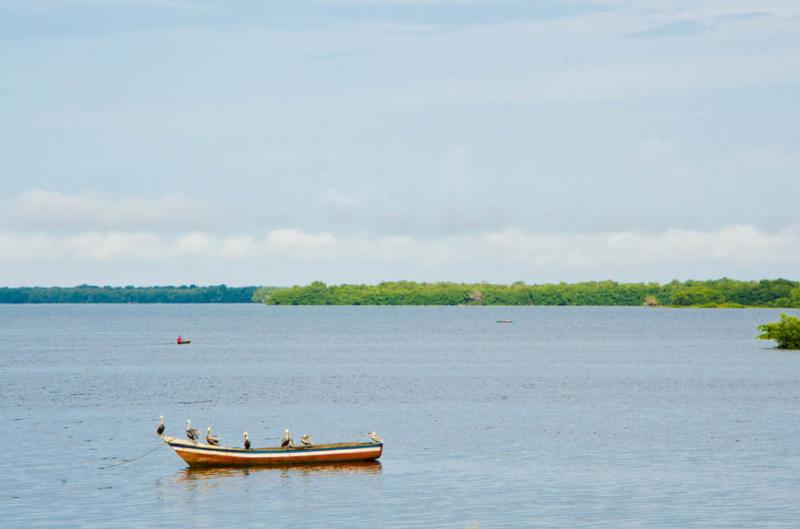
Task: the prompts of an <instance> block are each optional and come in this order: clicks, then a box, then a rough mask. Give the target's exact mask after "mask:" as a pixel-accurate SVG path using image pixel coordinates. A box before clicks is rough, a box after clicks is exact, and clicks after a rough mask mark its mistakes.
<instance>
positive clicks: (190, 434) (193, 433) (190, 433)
mask: <svg viewBox="0 0 800 529" xmlns="http://www.w3.org/2000/svg"><path fill="white" fill-rule="evenodd" d="M199 434H200V432H198V431H197V428H192V421H190V420H189V419H186V438H187V439H189V440H190V441H195V442H197V437H198V435H199Z"/></svg>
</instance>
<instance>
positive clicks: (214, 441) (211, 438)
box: [206, 426, 219, 446]
mask: <svg viewBox="0 0 800 529" xmlns="http://www.w3.org/2000/svg"><path fill="white" fill-rule="evenodd" d="M206 442H207V443H208V444H210V445H214V446H217V445H218V444H219V435H211V426H209V427H208V429H207V430H206Z"/></svg>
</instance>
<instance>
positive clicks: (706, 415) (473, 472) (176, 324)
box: [0, 305, 800, 529]
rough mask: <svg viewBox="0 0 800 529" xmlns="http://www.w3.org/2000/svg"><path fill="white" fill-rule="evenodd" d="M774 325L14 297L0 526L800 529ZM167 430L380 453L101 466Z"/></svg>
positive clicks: (796, 379)
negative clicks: (366, 437)
mask: <svg viewBox="0 0 800 529" xmlns="http://www.w3.org/2000/svg"><path fill="white" fill-rule="evenodd" d="M793 312H794V313H797V312H798V311H793ZM778 314H779V311H771V310H669V309H659V310H652V309H640V308H465V307H462V308H457V307H452V308H411V307H389V308H375V307H264V306H252V305H180V306H169V305H128V306H109V305H105V306H103V305H89V306H63V305H62V306H7V305H6V306H2V305H0V368H1V369H0V392H2V393H0V394H1V395H2V399H0V419H2V424H3V426H4V431H3V437H4V439H3V450H2V452H0V458H1V459H0V465H2V467H1V468H2V470H3V487H2V489H1V490H0V514H1V515H2V522H0V525H2V527H6V528H8V527H26V528H27V527H59V528H67V527H98V528H109V527H153V526H169V527H178V526H179V524H180V525H183V526H188V527H209V528H210V527H214V528H217V527H233V526H238V527H257V526H263V527H290V528H317V527H320V528H322V527H367V526H371V527H398V528H410V527H424V528H435V527H443V528H444V527H447V528H468V527H474V526H476V525H478V524H479V525H480V527H481V528H492V527H520V528H590V527H591V528H594V527H596V528H608V527H616V528H622V527H643V528H688V527H697V528H704V529H705V528H713V527H719V528H734V527H742V528H755V527H769V528H782V527H786V528H789V527H791V528H797V527H798V526H800V455H798V454H799V449H800V353H797V352H795V353H791V352H785V351H778V350H776V349H771V348H770V347H771V344H770V343H768V342H761V341H758V340H754V339H753V337H754V336H755V334H756V331H755V326H756V325H757V324H758V323H762V322H765V321H771V320H773V319H776V318H777V316H778ZM502 318H511V319H513V320H514V323H513V324H505V325H504V324H497V323H496V322H495V320H497V319H502ZM178 334H183V335H184V336H187V337H191V338H192V340H193V341H194V343H193V344H192V345H190V346H182V347H178V346H176V345H174V344H173V340H174V338H175V337H176V336H177V335H178ZM161 414H163V415H164V416H165V417H166V422H167V432H168V433H172V434H182V430H183V422H184V420H185V419H186V418H190V419H192V423H193V425H195V426H196V427H198V428H202V429H205V427H206V426H207V425H213V426H214V429H215V431H216V432H217V433H219V434H221V435H222V438H223V442H227V443H230V444H237V445H238V444H239V443H240V442H241V433H242V431H243V430H247V431H248V432H249V433H250V436H251V438H252V439H253V440H254V443H255V444H256V445H257V446H259V445H265V444H274V443H275V438H276V437H277V436H279V435H280V433H281V432H282V430H283V428H284V427H288V428H290V429H291V430H292V431H293V432H294V434H295V438H297V437H299V435H300V434H302V433H303V432H309V433H310V434H312V436H313V437H314V439H315V440H317V441H320V442H323V441H339V440H348V439H353V438H357V437H359V436H361V437H363V433H364V432H367V431H369V430H376V431H378V432H379V433H380V434H381V435H382V436H383V437H384V438H385V439H386V448H385V451H384V456H383V458H382V460H381V464H380V465H378V466H367V467H343V468H333V467H329V468H305V469H304V468H299V469H279V470H272V469H264V470H252V471H243V470H230V471H205V472H197V471H189V470H187V469H186V468H185V464H184V463H183V462H182V461H181V460H180V459H179V458H178V457H177V456H176V455H175V454H173V453H172V452H171V451H170V450H169V449H168V448H166V447H163V448H161V449H158V450H156V451H155V452H153V453H152V454H150V455H148V456H146V457H143V458H141V459H139V460H137V461H134V462H132V463H130V464H124V465H121V466H117V467H113V468H106V469H102V468H101V467H103V466H107V465H112V464H114V463H118V462H120V461H121V460H123V459H128V458H131V457H134V456H137V455H140V454H142V453H144V452H146V451H147V450H149V449H151V448H154V447H157V446H158V441H157V440H156V438H155V436H154V433H153V430H154V428H155V426H156V422H157V419H158V416H159V415H161Z"/></svg>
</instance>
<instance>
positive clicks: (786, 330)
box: [758, 314, 800, 349]
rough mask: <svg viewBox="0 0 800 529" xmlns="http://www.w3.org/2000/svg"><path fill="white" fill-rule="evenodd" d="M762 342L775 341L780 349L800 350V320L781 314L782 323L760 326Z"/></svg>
mask: <svg viewBox="0 0 800 529" xmlns="http://www.w3.org/2000/svg"><path fill="white" fill-rule="evenodd" d="M758 330H759V331H761V334H760V335H759V338H761V339H762V340H775V341H776V342H778V349H800V319H798V318H796V317H794V316H789V315H787V314H781V321H777V322H774V323H765V324H764V325H759V326H758Z"/></svg>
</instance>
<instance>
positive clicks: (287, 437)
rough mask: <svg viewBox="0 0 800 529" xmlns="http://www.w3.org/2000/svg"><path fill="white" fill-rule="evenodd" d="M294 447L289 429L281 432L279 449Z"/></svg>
mask: <svg viewBox="0 0 800 529" xmlns="http://www.w3.org/2000/svg"><path fill="white" fill-rule="evenodd" d="M292 446H294V441H292V434H290V433H289V429H288V428H287V429H286V430H284V431H283V439H282V440H281V448H287V447H292Z"/></svg>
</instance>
